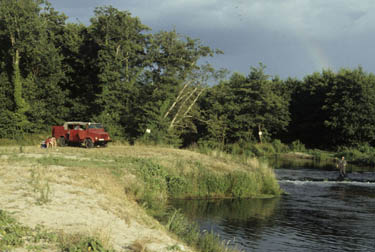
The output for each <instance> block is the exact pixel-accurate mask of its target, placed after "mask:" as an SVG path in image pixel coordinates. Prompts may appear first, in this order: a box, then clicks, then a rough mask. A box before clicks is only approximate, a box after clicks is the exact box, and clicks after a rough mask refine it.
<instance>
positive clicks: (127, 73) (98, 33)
mask: <svg viewBox="0 0 375 252" xmlns="http://www.w3.org/2000/svg"><path fill="white" fill-rule="evenodd" d="M147 30H149V28H148V27H146V26H145V25H143V24H142V23H141V22H140V20H139V19H138V18H134V17H131V14H130V13H129V12H127V11H119V10H117V9H115V8H113V7H111V6H109V7H99V8H96V9H95V17H93V18H92V19H91V25H90V27H89V34H90V36H91V37H92V38H93V41H94V42H95V43H96V45H97V48H98V50H97V65H98V75H97V76H98V81H99V87H100V93H99V94H98V100H97V104H98V105H99V108H100V109H99V113H98V116H99V117H98V118H99V119H100V120H101V121H102V122H104V123H105V124H106V125H107V127H109V131H110V132H111V133H112V135H114V136H126V137H127V138H128V139H130V138H133V135H134V134H137V131H138V130H139V129H138V127H137V125H136V122H137V120H136V119H135V117H136V115H135V114H134V113H135V110H136V109H135V107H136V106H138V104H137V98H138V94H139V90H138V89H139V87H138V85H139V76H140V74H141V73H142V72H143V69H144V67H146V66H147V55H146V47H147V44H148V37H149V36H148V35H146V34H145V31H147Z"/></svg>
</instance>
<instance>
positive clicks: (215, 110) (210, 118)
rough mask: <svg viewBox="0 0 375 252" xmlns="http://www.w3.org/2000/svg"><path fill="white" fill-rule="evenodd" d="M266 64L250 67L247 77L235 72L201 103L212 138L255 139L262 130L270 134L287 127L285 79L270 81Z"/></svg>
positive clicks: (237, 140)
mask: <svg viewBox="0 0 375 252" xmlns="http://www.w3.org/2000/svg"><path fill="white" fill-rule="evenodd" d="M264 68H265V67H264V66H263V65H262V64H261V65H260V67H259V68H251V72H250V74H249V75H248V76H247V77H245V76H243V75H241V74H238V73H235V74H233V75H232V76H231V78H230V79H229V81H227V82H222V83H221V84H220V85H219V86H217V87H214V88H212V89H211V90H210V92H208V93H207V96H206V97H204V99H205V100H206V101H205V102H204V103H201V105H202V106H203V107H202V110H205V111H206V113H205V118H206V122H207V128H206V130H207V132H208V133H209V134H210V136H208V138H209V139H220V141H221V142H222V144H221V145H223V143H224V142H225V144H230V143H236V142H239V141H256V139H258V131H259V129H261V131H262V132H263V133H265V135H266V136H267V135H268V136H271V135H274V134H277V133H278V132H280V131H282V130H285V129H286V126H287V125H288V122H289V120H290V119H289V111H288V105H289V100H288V99H285V97H286V95H285V94H284V92H283V91H282V82H281V81H280V80H279V79H278V78H275V79H274V80H269V76H267V75H266V74H265V73H264Z"/></svg>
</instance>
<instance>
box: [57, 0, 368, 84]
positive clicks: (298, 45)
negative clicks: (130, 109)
mask: <svg viewBox="0 0 375 252" xmlns="http://www.w3.org/2000/svg"><path fill="white" fill-rule="evenodd" d="M50 2H51V3H52V6H53V7H54V8H55V9H56V10H57V11H60V12H63V13H65V14H66V15H67V16H68V17H69V19H68V22H81V23H83V24H85V25H89V24H90V21H89V20H90V18H91V17H92V16H93V10H94V8H95V7H97V6H104V5H112V6H113V7H115V8H117V9H118V10H127V11H130V13H131V14H132V16H137V17H139V18H140V20H141V21H142V23H143V24H145V25H147V26H149V27H150V28H151V29H152V31H153V32H158V31H160V30H171V29H173V28H175V29H176V31H177V32H178V33H180V34H183V35H187V36H190V37H192V38H198V39H200V40H201V41H202V43H203V44H205V45H207V46H210V47H211V48H214V49H216V48H217V49H221V50H223V51H224V55H219V56H215V57H214V58H213V59H209V62H210V63H211V64H213V65H214V66H215V67H217V68H227V69H228V70H230V71H231V72H239V73H242V74H245V75H247V74H248V73H249V71H250V67H252V66H258V63H259V62H262V63H263V64H264V65H266V66H267V68H266V73H267V74H270V75H273V76H276V75H278V76H280V77H281V78H283V79H284V78H287V77H296V78H299V79H301V78H303V77H304V76H306V75H308V74H312V73H313V72H321V71H322V69H328V68H329V69H331V70H333V71H337V70H339V69H340V68H356V67H358V66H362V67H363V68H364V70H365V71H367V72H375V70H374V69H375V60H374V59H375V46H374V42H375V33H374V32H373V31H374V28H375V1H373V0H204V1H203V0H101V1H99V0H64V1H62V0H50Z"/></svg>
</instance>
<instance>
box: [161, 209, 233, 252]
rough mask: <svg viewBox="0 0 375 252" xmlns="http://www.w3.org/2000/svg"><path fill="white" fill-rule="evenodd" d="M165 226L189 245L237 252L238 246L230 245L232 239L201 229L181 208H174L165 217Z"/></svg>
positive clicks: (211, 250)
mask: <svg viewBox="0 0 375 252" xmlns="http://www.w3.org/2000/svg"><path fill="white" fill-rule="evenodd" d="M165 220H166V223H165V226H166V227H167V229H168V230H169V231H171V232H172V233H174V234H177V235H178V236H179V237H181V238H182V239H183V241H184V242H186V243H187V244H188V245H189V246H191V247H194V248H196V249H198V250H199V251H205V252H235V251H239V250H237V249H236V248H231V247H229V246H228V244H229V243H230V241H222V240H221V239H220V237H219V236H218V235H216V234H214V233H213V232H207V231H203V232H201V231H200V230H199V227H198V225H197V224H196V223H191V222H190V221H189V220H188V219H187V218H186V217H185V216H184V215H183V214H182V213H181V212H180V211H179V210H176V209H172V210H171V211H170V212H169V213H168V214H167V216H166V217H165Z"/></svg>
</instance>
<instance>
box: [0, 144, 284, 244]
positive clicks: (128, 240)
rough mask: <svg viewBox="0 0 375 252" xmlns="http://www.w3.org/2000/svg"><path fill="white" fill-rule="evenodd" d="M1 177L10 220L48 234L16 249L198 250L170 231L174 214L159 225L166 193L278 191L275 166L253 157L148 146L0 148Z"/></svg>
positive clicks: (1, 239) (3, 206)
mask: <svg viewBox="0 0 375 252" xmlns="http://www.w3.org/2000/svg"><path fill="white" fill-rule="evenodd" d="M0 178H1V180H0V202H2V203H1V207H0V209H1V210H3V211H5V212H3V213H4V216H6V218H5V219H6V220H8V222H11V221H9V220H10V219H11V218H14V220H15V222H17V223H19V224H18V225H19V226H20V227H26V228H30V229H32V230H31V231H30V232H31V234H34V235H35V234H39V233H40V232H42V231H40V230H43V233H48V234H49V235H48V236H42V235H39V236H41V237H45V238H44V242H43V241H41V240H39V241H38V242H33V241H35V239H31V238H30V239H27V241H24V242H23V243H22V244H14V245H10V247H11V248H16V247H19V249H18V251H26V250H27V249H30V248H32V249H34V250H32V249H31V251H64V250H63V249H62V248H64V246H65V248H67V247H69V246H78V245H77V244H86V245H87V244H92V243H94V244H99V245H100V246H102V248H103V249H102V250H99V251H111V249H113V250H115V251H146V250H147V251H199V248H198V247H197V244H194V243H190V244H189V242H188V241H186V240H185V242H183V241H182V240H181V239H180V238H178V237H177V236H175V235H174V234H173V233H171V232H170V230H171V229H170V227H171V226H173V223H171V221H173V220H172V219H169V221H168V222H167V224H169V225H162V224H161V223H160V222H159V221H157V220H156V219H155V218H153V217H152V216H156V215H158V214H159V216H160V215H161V214H160V212H163V211H164V210H165V209H164V208H163V207H165V204H164V203H165V202H167V200H168V198H171V197H175V198H186V197H191V198H193V197H201V198H209V197H222V196H231V197H259V196H264V195H267V194H276V195H277V194H279V192H280V189H279V187H278V183H277V181H276V179H275V177H274V174H273V171H272V169H270V168H268V167H267V166H265V165H263V164H259V163H258V162H257V161H256V160H255V159H252V160H248V162H247V163H242V164H241V163H237V162H234V161H232V160H228V159H226V158H221V157H215V156H209V155H202V154H199V153H196V152H192V151H187V150H177V149H170V148H161V147H144V146H109V147H108V148H100V149H99V148H97V149H96V148H95V149H84V148H70V147H65V148H60V147H59V148H56V149H41V148H39V146H26V147H0ZM246 183H251V185H252V186H246ZM9 225H11V224H9ZM12 225H13V224H12ZM14 225H15V224H14ZM41 226H42V229H40V227H41ZM168 228H169V229H168ZM36 229H38V230H39V231H37V230H36ZM0 231H1V230H0ZM3 231H4V230H3ZM172 231H173V230H172ZM9 235H10V234H9V230H8V233H6V234H4V233H3V234H0V236H1V237H0V244H1V246H5V245H4V244H5V243H6V240H7V239H8V238H9ZM34 238H35V237H34ZM90 239H91V243H87V242H86V243H85V241H86V240H89V241H90ZM64 244H65V245H64ZM187 244H189V245H190V246H188V245H187ZM99 245H97V246H99ZM82 246H85V245H82ZM38 249H39V250H38ZM86 249H87V248H86ZM216 251H224V250H216Z"/></svg>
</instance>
